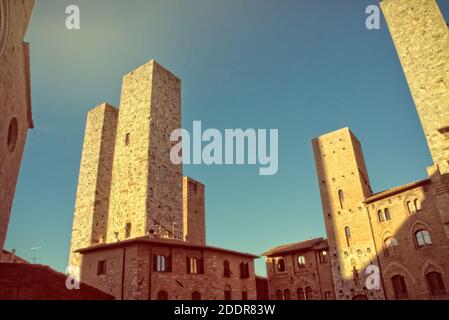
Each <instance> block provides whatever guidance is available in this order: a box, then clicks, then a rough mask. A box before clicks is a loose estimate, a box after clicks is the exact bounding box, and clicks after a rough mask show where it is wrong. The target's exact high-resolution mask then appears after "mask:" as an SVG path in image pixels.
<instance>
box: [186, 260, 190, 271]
mask: <svg viewBox="0 0 449 320" xmlns="http://www.w3.org/2000/svg"><path fill="white" fill-rule="evenodd" d="M186 258H187V261H186V262H187V263H186V265H187V273H190V258H189V257H186Z"/></svg>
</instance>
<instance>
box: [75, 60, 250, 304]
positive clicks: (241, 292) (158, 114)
mask: <svg viewBox="0 0 449 320" xmlns="http://www.w3.org/2000/svg"><path fill="white" fill-rule="evenodd" d="M179 128H181V81H180V80H179V79H178V78H177V77H176V76H174V75H173V74H172V73H170V72H169V71H168V70H166V69H164V68H163V67H162V66H160V65H159V64H158V63H157V62H155V61H150V62H149V63H147V64H145V65H144V66H142V67H140V68H138V69H137V70H135V71H133V72H131V73H129V74H128V75H126V76H125V77H124V79H123V87H122V96H121V101H120V109H117V108H115V107H113V106H111V105H109V104H106V103H104V104H102V105H99V106H97V107H96V108H94V109H93V110H92V111H90V112H89V114H88V116H87V124H86V130H85V138H84V145H83V152H82V158H81V166H80V175H79V182H78V191H77V197H76V205H75V213H74V220H73V229H72V240H71V251H70V258H69V259H70V262H69V263H70V266H71V269H74V270H76V269H78V270H79V271H80V280H81V281H82V282H83V283H87V284H89V285H91V286H93V287H95V288H98V289H100V290H102V291H104V292H106V293H108V294H111V295H112V296H114V297H115V298H116V299H195V300H199V299H256V297H257V295H256V278H255V272H254V258H256V256H254V255H251V254H246V253H240V252H235V251H230V250H226V249H221V248H214V247H210V246H207V245H206V224H205V186H204V185H203V184H201V183H200V182H198V181H195V180H193V179H191V178H189V177H183V175H182V165H175V164H173V163H172V162H171V160H170V151H171V149H172V147H173V146H174V145H175V144H177V143H178V141H172V140H171V138H170V136H171V133H172V132H173V131H174V130H175V129H179Z"/></svg>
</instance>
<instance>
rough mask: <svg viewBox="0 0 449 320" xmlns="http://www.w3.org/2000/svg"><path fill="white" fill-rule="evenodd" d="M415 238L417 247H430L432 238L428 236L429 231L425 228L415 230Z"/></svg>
mask: <svg viewBox="0 0 449 320" xmlns="http://www.w3.org/2000/svg"><path fill="white" fill-rule="evenodd" d="M415 240H416V246H417V247H418V249H420V248H425V247H430V246H431V245H432V240H431V238H430V233H429V231H427V230H424V229H422V230H418V231H417V232H415Z"/></svg>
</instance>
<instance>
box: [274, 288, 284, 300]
mask: <svg viewBox="0 0 449 320" xmlns="http://www.w3.org/2000/svg"><path fill="white" fill-rule="evenodd" d="M276 300H284V295H283V294H282V290H278V291H276Z"/></svg>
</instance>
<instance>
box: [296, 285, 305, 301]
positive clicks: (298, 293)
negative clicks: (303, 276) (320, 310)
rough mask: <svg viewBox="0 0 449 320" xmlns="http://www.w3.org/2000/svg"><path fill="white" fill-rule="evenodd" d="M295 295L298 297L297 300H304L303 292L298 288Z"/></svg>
mask: <svg viewBox="0 0 449 320" xmlns="http://www.w3.org/2000/svg"><path fill="white" fill-rule="evenodd" d="M296 295H297V297H298V300H305V299H306V296H305V295H304V290H303V289H302V288H298V290H296Z"/></svg>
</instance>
